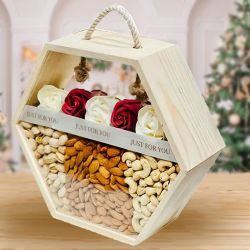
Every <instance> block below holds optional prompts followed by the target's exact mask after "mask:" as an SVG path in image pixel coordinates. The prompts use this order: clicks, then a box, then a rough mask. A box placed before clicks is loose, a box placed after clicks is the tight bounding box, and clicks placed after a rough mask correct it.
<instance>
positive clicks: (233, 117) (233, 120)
mask: <svg viewBox="0 0 250 250" xmlns="http://www.w3.org/2000/svg"><path fill="white" fill-rule="evenodd" d="M240 122H241V119H240V116H239V115H238V114H232V115H230V116H229V123H230V124H231V125H232V126H238V125H239V124H240Z"/></svg>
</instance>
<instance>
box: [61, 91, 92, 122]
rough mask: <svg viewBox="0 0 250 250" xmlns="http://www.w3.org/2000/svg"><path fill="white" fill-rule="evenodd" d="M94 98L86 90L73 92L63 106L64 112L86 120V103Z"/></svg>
mask: <svg viewBox="0 0 250 250" xmlns="http://www.w3.org/2000/svg"><path fill="white" fill-rule="evenodd" d="M92 97H93V94H92V93H91V92H89V91H87V90H84V89H73V90H71V91H70V92H69V93H68V95H67V97H66V98H65V102H64V104H63V106H62V112H63V113H65V114H67V115H72V116H76V117H79V118H85V114H86V103H87V101H88V100H89V99H90V98H92Z"/></svg>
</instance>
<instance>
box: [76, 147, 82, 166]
mask: <svg viewBox="0 0 250 250" xmlns="http://www.w3.org/2000/svg"><path fill="white" fill-rule="evenodd" d="M83 156H84V153H83V151H80V152H79V153H78V155H77V157H76V165H77V166H79V165H80V164H81V163H82V161H83Z"/></svg>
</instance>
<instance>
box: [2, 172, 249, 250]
mask: <svg viewBox="0 0 250 250" xmlns="http://www.w3.org/2000/svg"><path fill="white" fill-rule="evenodd" d="M249 183H250V174H225V173H224V174H209V175H207V177H206V178H205V179H204V181H203V183H202V185H201V186H200V188H199V189H198V190H197V192H196V193H195V195H194V196H193V198H192V200H191V201H190V203H189V204H188V206H187V207H186V208H185V210H184V211H183V213H182V215H181V216H180V218H179V219H178V220H177V221H175V222H174V223H172V224H171V225H170V226H168V227H167V228H164V229H162V230H161V231H160V232H158V233H157V234H155V235H154V236H153V237H152V238H150V239H149V240H147V241H145V242H144V243H142V244H141V245H140V246H138V247H136V248H134V247H129V246H126V245H124V244H122V243H119V242H117V241H114V240H111V239H108V238H105V237H102V236H100V235H97V234H94V233H92V232H90V231H87V230H83V229H80V228H77V227H74V226H71V225H69V224H65V223H63V222H60V221H58V220H54V219H52V218H51V216H50V214H49V212H48V210H47V208H46V206H45V204H44V201H43V200H42V198H41V194H40V192H39V190H38V188H37V185H36V183H35V181H34V179H33V177H32V176H31V175H29V174H12V175H11V174H6V175H0V189H1V192H0V232H1V234H0V242H1V243H0V246H1V248H2V249H26V250H34V249H37V250H38V249H43V250H51V249H53V250H59V249H60V250H66V249H76V250H85V249H86V250H90V249H91V250H106V249H109V250H120V249H138V250H142V249H143V250H152V249H155V250H166V249H171V250H180V249H181V250H194V249H206V250H214V249H217V250H229V249H233V250H249V246H250V210H249V209H248V208H249V207H250V198H249V197H250V187H249Z"/></svg>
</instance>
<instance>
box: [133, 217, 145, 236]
mask: <svg viewBox="0 0 250 250" xmlns="http://www.w3.org/2000/svg"><path fill="white" fill-rule="evenodd" d="M132 226H133V229H134V230H135V232H136V233H140V232H141V230H142V228H143V227H142V226H141V225H140V218H137V217H135V216H133V218H132Z"/></svg>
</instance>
